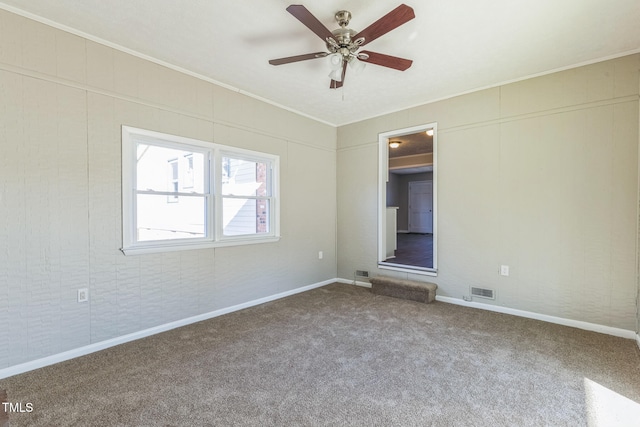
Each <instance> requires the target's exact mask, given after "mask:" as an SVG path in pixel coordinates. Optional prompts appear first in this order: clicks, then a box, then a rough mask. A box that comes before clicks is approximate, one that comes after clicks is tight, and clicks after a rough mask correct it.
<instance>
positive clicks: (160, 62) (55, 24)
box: [0, 3, 338, 128]
mask: <svg viewBox="0 0 640 427" xmlns="http://www.w3.org/2000/svg"><path fill="white" fill-rule="evenodd" d="M0 9H4V10H6V11H9V12H11V13H15V14H16V15H19V16H23V17H25V18H28V19H31V20H33V21H36V22H40V23H41V24H45V25H48V26H50V27H53V28H56V29H58V30H62V31H65V32H67V33H71V34H74V35H76V36H80V37H82V38H84V39H87V40H89V41H92V42H95V43H98V44H101V45H103V46H107V47H110V48H112V49H115V50H119V51H120V52H124V53H128V54H129V55H133V56H136V57H138V58H141V59H144V60H146V61H149V62H152V63H154V64H158V65H162V66H163V67H167V68H169V69H171V70H174V71H178V72H179V73H182V74H186V75H188V76H191V77H195V78H197V79H200V80H203V81H205V82H208V83H212V84H214V85H216V86H220V87H222V88H225V89H228V90H230V91H232V92H237V93H239V94H242V95H246V96H248V97H250V98H253V99H257V100H258V101H261V102H264V103H266V104H270V105H273V106H275V107H278V108H282V109H283V110H287V111H290V112H292V113H294V114H297V115H299V116H302V117H306V118H308V119H311V120H314V121H316V122H320V123H323V124H325V125H329V126H331V127H333V128H337V127H338V125H337V124H335V123H330V122H328V121H326V120H323V119H320V118H317V117H314V116H311V115H309V114H307V113H303V112H302V111H299V110H296V109H293V108H291V107H288V106H286V105H283V104H279V103H277V102H275V101H272V100H270V99H267V98H263V97H261V96H259V95H256V94H254V93H251V92H247V91H245V90H242V89H239V88H237V87H235V86H231V85H229V84H226V83H222V82H221V81H218V80H215V79H212V78H211V77H207V76H205V75H202V74H198V73H196V72H194V71H191V70H188V69H186V68H182V67H180V66H177V65H174V64H172V63H170V62H166V61H163V60H160V59H158V58H154V57H153V56H149V55H145V54H144V53H140V52H137V51H135V50H133V49H129V48H127V47H124V46H121V45H119V44H116V43H113V42H110V41H108V40H104V39H101V38H100V37H96V36H93V35H91V34H88V33H85V32H84V31H80V30H77V29H75V28H71V27H69V26H67V25H64V24H60V23H59V22H56V21H52V20H51V19H48V18H44V17H42V16H39V15H36V14H34V13H31V12H27V11H26V10H22V9H19V8H17V7H14V6H10V5H8V4H5V3H0Z"/></svg>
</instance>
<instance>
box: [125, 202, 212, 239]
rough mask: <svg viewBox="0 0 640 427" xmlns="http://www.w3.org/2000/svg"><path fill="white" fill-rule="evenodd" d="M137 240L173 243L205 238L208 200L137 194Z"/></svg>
mask: <svg viewBox="0 0 640 427" xmlns="http://www.w3.org/2000/svg"><path fill="white" fill-rule="evenodd" d="M137 208H138V210H137V212H138V217H137V230H136V233H137V240H138V241H150V240H172V239H192V238H198V237H205V212H206V210H205V197H202V196H180V197H178V198H177V200H175V201H173V202H170V201H169V200H168V197H167V196H161V195H155V194H138V195H137Z"/></svg>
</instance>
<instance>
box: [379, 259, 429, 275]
mask: <svg viewBox="0 0 640 427" xmlns="http://www.w3.org/2000/svg"><path fill="white" fill-rule="evenodd" d="M378 268H379V269H380V270H392V271H401V272H403V273H409V274H420V275H423V276H433V277H437V276H438V270H431V269H426V268H422V267H410V266H406V267H403V266H402V264H394V263H392V262H384V261H381V262H379V263H378Z"/></svg>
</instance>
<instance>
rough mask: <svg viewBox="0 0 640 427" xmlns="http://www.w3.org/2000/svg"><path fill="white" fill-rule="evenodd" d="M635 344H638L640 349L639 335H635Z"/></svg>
mask: <svg viewBox="0 0 640 427" xmlns="http://www.w3.org/2000/svg"><path fill="white" fill-rule="evenodd" d="M636 344H638V348H640V333H638V334H636Z"/></svg>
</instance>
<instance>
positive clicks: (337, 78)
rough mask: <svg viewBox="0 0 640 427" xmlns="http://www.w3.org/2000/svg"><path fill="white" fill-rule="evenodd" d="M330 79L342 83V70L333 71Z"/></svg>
mask: <svg viewBox="0 0 640 427" xmlns="http://www.w3.org/2000/svg"><path fill="white" fill-rule="evenodd" d="M329 78H330V79H331V80H335V81H337V82H341V81H342V70H341V69H337V70H331V72H330V73H329Z"/></svg>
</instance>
